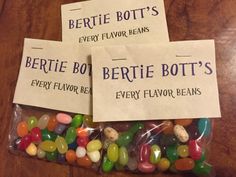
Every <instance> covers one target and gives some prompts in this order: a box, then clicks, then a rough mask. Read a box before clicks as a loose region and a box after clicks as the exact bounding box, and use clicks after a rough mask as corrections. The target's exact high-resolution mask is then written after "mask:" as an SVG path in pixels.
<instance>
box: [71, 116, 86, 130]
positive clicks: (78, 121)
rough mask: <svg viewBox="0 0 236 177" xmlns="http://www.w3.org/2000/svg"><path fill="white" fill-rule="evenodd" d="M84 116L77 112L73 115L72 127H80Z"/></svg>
mask: <svg viewBox="0 0 236 177" xmlns="http://www.w3.org/2000/svg"><path fill="white" fill-rule="evenodd" d="M83 120H84V116H83V115H82V114H77V115H75V116H74V117H73V119H72V122H71V127H74V128H78V127H79V126H81V125H82V123H83Z"/></svg>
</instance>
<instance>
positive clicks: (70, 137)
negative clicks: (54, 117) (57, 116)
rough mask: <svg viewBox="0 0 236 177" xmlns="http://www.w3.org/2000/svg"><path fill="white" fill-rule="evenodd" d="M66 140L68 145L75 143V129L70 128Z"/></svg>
mask: <svg viewBox="0 0 236 177" xmlns="http://www.w3.org/2000/svg"><path fill="white" fill-rule="evenodd" d="M65 139H66V142H67V144H71V143H73V142H74V141H75V139H76V129H75V128H74V127H70V128H68V129H67V131H66V137H65Z"/></svg>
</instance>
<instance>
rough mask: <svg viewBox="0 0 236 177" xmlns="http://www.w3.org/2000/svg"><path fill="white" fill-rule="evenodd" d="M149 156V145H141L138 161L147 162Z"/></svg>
mask: <svg viewBox="0 0 236 177" xmlns="http://www.w3.org/2000/svg"><path fill="white" fill-rule="evenodd" d="M150 154H151V146H150V145H149V144H142V145H141V147H140V151H139V161H140V162H148V161H149V158H150Z"/></svg>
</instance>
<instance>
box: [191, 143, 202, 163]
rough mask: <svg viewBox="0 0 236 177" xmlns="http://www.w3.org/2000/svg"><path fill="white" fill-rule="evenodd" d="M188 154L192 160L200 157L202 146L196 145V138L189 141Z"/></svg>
mask: <svg viewBox="0 0 236 177" xmlns="http://www.w3.org/2000/svg"><path fill="white" fill-rule="evenodd" d="M189 154H190V156H191V157H192V159H193V160H199V159H201V156H202V148H201V147H200V146H199V145H198V143H197V141H196V140H190V141H189Z"/></svg>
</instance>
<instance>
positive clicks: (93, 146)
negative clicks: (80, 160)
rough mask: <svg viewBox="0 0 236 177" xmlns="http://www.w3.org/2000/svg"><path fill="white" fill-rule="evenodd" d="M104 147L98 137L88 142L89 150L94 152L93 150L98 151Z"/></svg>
mask: <svg viewBox="0 0 236 177" xmlns="http://www.w3.org/2000/svg"><path fill="white" fill-rule="evenodd" d="M101 148H102V142H101V141H100V140H98V139H96V140H92V141H90V142H89V143H88V144H87V151H88V152H92V151H98V150H100V149H101Z"/></svg>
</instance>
